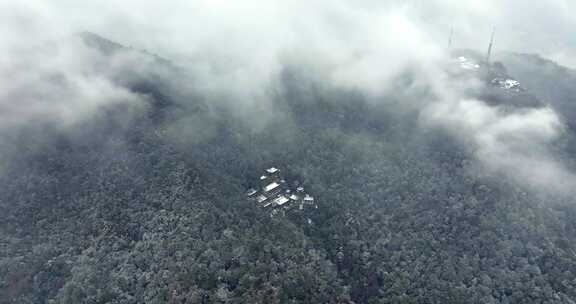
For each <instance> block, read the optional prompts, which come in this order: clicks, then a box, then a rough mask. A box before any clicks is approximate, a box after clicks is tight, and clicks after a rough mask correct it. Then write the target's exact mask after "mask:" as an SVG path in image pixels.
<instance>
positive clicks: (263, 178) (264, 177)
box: [260, 175, 268, 180]
mask: <svg viewBox="0 0 576 304" xmlns="http://www.w3.org/2000/svg"><path fill="white" fill-rule="evenodd" d="M267 178H268V176H266V175H262V176H260V180H265V179H267Z"/></svg>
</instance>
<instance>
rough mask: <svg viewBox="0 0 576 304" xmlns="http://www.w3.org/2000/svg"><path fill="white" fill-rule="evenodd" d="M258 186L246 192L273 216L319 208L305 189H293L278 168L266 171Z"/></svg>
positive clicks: (298, 187) (299, 187)
mask: <svg viewBox="0 0 576 304" xmlns="http://www.w3.org/2000/svg"><path fill="white" fill-rule="evenodd" d="M257 184H258V186H257V187H254V188H250V189H248V190H247V191H246V196H247V197H248V199H250V200H251V201H254V202H255V203H256V204H257V205H258V206H259V207H261V208H264V209H266V210H270V211H271V214H272V215H274V214H278V213H279V212H280V211H282V212H285V211H289V210H293V209H294V210H304V209H305V208H310V207H311V208H318V205H316V203H315V201H314V197H313V196H311V195H309V194H308V193H306V192H305V190H304V187H302V186H297V187H296V188H295V189H292V187H291V185H290V183H288V182H287V181H286V180H285V179H284V178H283V177H282V174H281V171H280V169H278V168H276V167H271V168H268V169H266V170H265V173H264V175H262V176H260V178H259V179H258V182H257ZM296 184H297V183H296Z"/></svg>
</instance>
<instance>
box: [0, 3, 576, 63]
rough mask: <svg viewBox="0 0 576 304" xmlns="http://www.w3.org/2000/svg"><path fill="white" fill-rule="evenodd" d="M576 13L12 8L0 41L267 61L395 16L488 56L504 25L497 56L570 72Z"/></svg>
mask: <svg viewBox="0 0 576 304" xmlns="http://www.w3.org/2000/svg"><path fill="white" fill-rule="evenodd" d="M575 11H576V3H575V2H574V1H570V0H547V1H544V0H505V1H503V0H471V1H459V0H405V1H399V0H354V1H352V0H349V1H344V0H283V1H281V0H244V1H226V0H165V1H149V0H123V1H114V0H98V1H96V0H85V1H74V0H54V1H43V0H26V1H16V0H4V1H2V2H0V17H1V18H0V25H2V29H0V31H2V33H3V34H4V35H3V36H4V38H0V39H4V40H6V39H10V38H7V37H11V38H14V37H13V36H14V35H17V36H18V39H29V38H32V37H36V36H39V37H42V36H46V37H49V36H53V35H65V34H66V33H69V32H75V31H81V30H88V31H94V32H97V33H100V34H102V35H104V36H108V37H111V38H113V39H115V40H118V41H120V42H123V43H126V44H132V45H136V46H140V47H145V48H148V49H151V50H156V51H158V52H160V53H165V55H166V56H171V55H175V54H178V55H182V56H186V55H190V54H191V53H192V52H193V51H197V50H198V49H200V48H202V49H206V48H209V47H212V48H219V49H220V48H227V49H228V51H232V50H231V49H230V48H233V49H234V51H243V52H257V53H258V52H262V53H264V54H259V55H264V56H266V53H268V52H269V51H270V50H271V49H272V50H277V49H284V48H290V47H298V46H301V45H299V44H300V43H304V42H310V41H309V40H314V39H315V38H318V37H315V36H314V35H315V34H326V33H321V32H322V31H326V30H329V31H330V32H331V33H330V35H332V36H334V35H338V36H339V38H341V39H343V40H344V41H343V43H346V42H350V43H361V41H357V40H355V36H356V35H358V33H357V32H355V29H354V27H351V25H352V24H353V25H356V26H359V24H360V23H367V24H369V25H370V26H371V27H373V28H374V34H375V35H378V29H379V28H381V27H383V24H382V23H381V22H379V20H382V19H385V16H386V15H389V14H391V12H395V13H396V14H401V15H402V16H403V17H406V19H407V20H408V22H410V23H411V24H413V25H415V26H417V28H418V30H419V31H422V33H423V34H424V35H429V36H430V37H431V38H432V39H433V40H434V41H436V42H437V43H439V44H445V43H446V41H447V39H448V33H449V29H450V27H451V26H454V27H455V29H456V35H455V45H457V46H462V47H472V48H478V49H482V50H484V49H485V48H486V44H487V40H488V39H489V34H490V31H491V28H492V26H496V27H497V29H498V35H497V49H498V50H514V51H520V52H528V53H532V52H539V53H542V54H544V55H546V56H549V57H554V58H556V59H561V60H563V61H565V63H568V64H572V63H573V62H572V61H571V60H570V58H569V56H568V54H573V53H574V52H575V51H574V50H575V49H576V34H575V33H574V32H573V29H574V28H575V25H576V24H575V23H576V20H575V16H574V14H573V12H575ZM383 31H385V30H383ZM7 34H11V35H7ZM361 39H366V37H361Z"/></svg>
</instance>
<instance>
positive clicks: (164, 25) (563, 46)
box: [0, 0, 576, 190]
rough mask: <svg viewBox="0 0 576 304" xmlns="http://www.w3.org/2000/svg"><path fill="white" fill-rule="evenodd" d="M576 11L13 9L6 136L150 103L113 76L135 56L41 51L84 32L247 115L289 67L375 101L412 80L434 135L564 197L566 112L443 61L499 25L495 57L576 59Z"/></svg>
mask: <svg viewBox="0 0 576 304" xmlns="http://www.w3.org/2000/svg"><path fill="white" fill-rule="evenodd" d="M574 8H575V7H574V5H572V4H568V3H567V2H566V1H562V0H553V1H548V2H546V3H543V2H542V1H520V0H512V1H506V2H502V1H497V0H488V1H469V2H467V3H462V1H455V0H436V1H417V0H413V1H392V0H388V1H376V0H361V1H343V0H336V1H328V0H312V1H303V0H295V1H277V0H266V1H264V0H250V1H242V2H235V1H223V0H195V1H182V0H168V1H163V2H156V1H136V0H127V1H123V2H122V4H118V2H117V1H112V0H102V1H84V2H83V3H82V5H78V3H77V1H72V0H62V1H58V2H57V3H47V2H45V1H40V0H31V1H26V2H25V3H23V2H22V1H8V2H3V3H2V4H0V20H1V21H0V51H2V52H3V54H7V56H4V57H3V58H2V59H0V80H1V84H0V109H1V110H2V111H1V114H0V120H1V121H0V128H6V127H10V126H15V125H19V124H21V125H25V124H26V123H27V122H28V121H33V120H37V119H46V118H49V119H51V120H53V121H58V122H61V123H62V125H64V126H66V125H71V124H74V123H75V122H77V121H79V120H82V119H85V118H86V117H89V116H90V115H92V114H93V113H94V112H96V111H97V110H98V109H99V108H101V107H105V106H106V105H110V104H114V103H133V104H139V103H140V102H141V100H142V96H138V95H137V94H134V93H132V92H130V91H127V90H126V89H124V88H122V87H120V86H117V85H115V84H114V83H113V82H111V81H110V79H109V76H110V75H109V74H106V73H115V72H117V71H118V70H119V68H118V67H119V66H122V65H126V64H129V63H130V62H132V61H131V60H132V59H131V57H130V56H128V58H122V57H118V58H116V59H115V60H112V61H111V62H113V63H114V64H113V65H112V66H106V67H105V68H104V70H105V71H107V72H106V73H101V71H99V72H98V73H95V72H94V70H98V69H99V68H101V67H100V66H99V64H100V65H101V64H106V65H110V61H107V62H105V63H103V61H102V60H101V58H99V56H100V55H99V54H97V53H96V52H94V51H93V50H90V49H89V48H86V47H85V46H84V45H82V44H81V43H78V42H77V41H76V42H66V43H60V44H58V46H51V47H48V48H47V49H48V50H47V51H46V48H45V47H44V46H39V45H43V44H45V43H48V42H50V41H62V40H65V37H69V35H71V34H72V33H75V32H78V31H83V30H87V31H93V32H96V33H99V34H102V35H103V36H105V37H110V38H111V39H113V40H116V41H119V42H121V43H123V44H125V45H129V46H135V47H137V48H140V49H147V50H149V51H152V52H155V53H158V54H160V55H163V56H166V57H168V58H171V59H173V60H174V61H175V62H177V63H178V64H179V65H181V66H182V67H183V68H184V69H186V70H187V73H188V74H189V75H193V79H194V90H198V91H199V92H201V93H202V94H203V95H204V96H207V97H208V98H209V99H210V100H213V101H214V102H222V100H227V101H226V102H227V104H228V105H230V106H233V107H237V108H238V109H242V108H253V107H263V108H266V105H267V103H268V102H269V100H270V99H271V96H270V91H271V90H273V86H274V81H275V80H276V79H277V77H278V75H279V74H280V73H281V71H282V69H283V67H284V66H285V65H286V64H295V65H303V66H311V67H313V68H314V69H313V70H314V71H317V72H318V75H319V76H318V77H320V79H322V81H325V82H326V83H329V84H330V85H334V86H338V87H343V88H351V89H355V90H360V91H362V92H364V93H366V94H367V95H369V96H371V97H374V99H376V100H378V99H379V98H380V99H383V97H385V96H386V95H387V94H390V93H393V91H394V90H397V89H398V88H397V87H396V86H395V85H394V83H395V80H396V79H397V78H398V77H399V76H400V75H402V74H403V73H405V72H406V71H411V72H412V73H411V75H414V79H413V83H415V87H419V88H423V87H425V88H430V90H431V93H432V94H431V95H430V96H425V98H422V100H420V101H418V102H420V103H422V105H423V106H422V108H421V111H422V113H421V115H422V118H423V121H425V122H426V124H427V126H428V127H435V128H438V127H440V128H448V129H450V130H453V134H454V135H455V136H458V137H459V138H461V139H463V142H466V143H468V144H469V145H470V148H471V149H470V150H471V151H472V154H473V155H474V156H475V157H476V159H477V160H478V161H479V162H481V163H482V164H483V166H484V167H485V168H486V169H487V170H491V171H497V172H502V173H503V174H507V175H510V176H512V177H513V178H515V179H516V180H518V181H520V182H522V183H526V184H527V185H540V186H542V187H560V188H561V189H562V190H566V189H569V188H570V187H572V185H573V181H574V177H573V174H572V173H571V172H570V171H569V170H568V169H566V168H565V166H564V165H563V164H562V162H560V161H558V160H556V158H555V157H554V153H553V152H552V151H550V150H549V149H548V148H547V147H548V146H549V145H550V144H551V143H552V142H553V141H554V140H556V139H557V138H558V137H559V136H561V134H562V123H561V121H560V119H559V118H558V116H557V115H556V114H555V113H554V112H553V111H552V110H551V109H548V108H542V109H519V110H517V111H511V112H506V111H504V110H502V109H500V108H498V107H494V106H489V105H487V104H486V103H484V102H483V101H481V100H471V99H469V98H468V97H466V96H465V94H463V93H462V90H460V89H456V88H454V84H452V83H450V82H451V80H450V77H448V75H446V74H445V73H444V72H443V71H444V69H443V68H442V65H443V64H445V63H446V62H447V57H448V54H447V41H448V33H449V32H450V28H452V27H453V28H454V29H455V31H456V34H455V37H454V46H455V47H470V48H475V49H484V48H485V47H486V45H487V42H488V41H487V40H488V38H489V34H490V31H491V28H492V27H493V26H496V27H497V28H498V36H497V49H498V50H503V49H509V50H513V51H521V52H524V53H526V52H541V53H543V54H554V52H555V51H557V50H560V51H561V52H564V53H570V52H574V50H575V49H576V41H575V40H574V38H571V33H570V32H569V29H570V28H573V26H574V25H576V24H575V20H574V18H573V17H572V16H571V15H570V14H569V13H567V12H570V11H573V9H574ZM535 20H541V21H542V22H538V21H535ZM548 46H550V47H548ZM40 49H42V50H43V51H40V52H37V50H40ZM550 56H553V55H550ZM185 86H186V85H185V84H183V85H182V87H185ZM182 90H185V89H184V88H182ZM534 168H538V171H537V172H538V173H537V174H534V173H532V172H533V169H534ZM553 178H554V179H555V178H560V179H562V180H563V181H565V183H564V184H553V183H551V182H549V181H550V180H552V179H553Z"/></svg>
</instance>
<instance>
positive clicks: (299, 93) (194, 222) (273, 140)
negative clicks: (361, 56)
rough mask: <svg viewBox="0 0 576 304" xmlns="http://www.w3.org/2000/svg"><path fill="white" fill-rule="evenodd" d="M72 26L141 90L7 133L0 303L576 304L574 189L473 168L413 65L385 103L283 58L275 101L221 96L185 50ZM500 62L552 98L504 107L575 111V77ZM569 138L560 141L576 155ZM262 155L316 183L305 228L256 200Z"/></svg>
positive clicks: (532, 90) (561, 152) (110, 68)
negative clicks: (429, 107)
mask: <svg viewBox="0 0 576 304" xmlns="http://www.w3.org/2000/svg"><path fill="white" fill-rule="evenodd" d="M75 39H76V42H75V43H80V44H82V45H84V46H85V47H86V48H87V49H88V50H90V56H93V57H96V58H97V60H94V61H93V62H96V63H95V64H94V66H88V67H83V70H82V71H83V73H88V74H90V75H97V76H98V77H99V79H100V77H101V78H105V79H107V80H109V81H110V82H111V83H113V84H114V85H116V86H119V87H121V88H123V89H125V90H126V91H128V92H130V93H131V94H135V95H136V96H138V97H139V99H138V100H137V101H135V102H118V103H110V104H106V105H104V106H99V107H98V109H97V111H95V112H94V113H92V114H91V115H88V116H87V117H86V118H84V119H82V120H74V121H72V122H70V123H66V124H65V125H63V124H62V123H61V122H60V121H53V120H42V119H40V120H36V121H30V122H28V123H27V124H25V125H14V126H10V127H7V128H3V129H1V130H2V131H1V133H0V136H1V137H0V138H1V142H2V143H3V145H4V146H3V147H2V148H1V149H0V151H1V152H2V153H1V156H2V160H4V162H3V163H6V164H8V165H6V166H4V167H0V169H2V171H1V174H0V190H1V191H0V303H357V304H360V303H483V304H484V303H576V245H575V244H576V208H575V205H574V204H575V203H576V202H574V199H573V196H572V195H571V192H568V193H559V192H557V191H544V190H541V189H539V188H538V187H533V186H531V185H529V184H528V185H527V184H525V183H523V182H522V181H519V180H518V179H517V178H513V177H510V176H509V175H506V174H501V172H499V171H498V170H482V168H481V167H482V165H481V164H479V162H478V159H477V157H475V156H474V151H471V150H473V149H471V148H470V147H469V146H468V144H467V141H466V140H462V139H461V138H459V137H457V136H454V135H453V134H452V132H451V131H449V130H447V129H446V128H434V127H430V126H429V125H428V124H427V123H426V122H423V120H425V119H424V118H423V114H422V112H421V107H422V104H421V103H419V102H412V101H420V100H424V101H426V100H428V99H434V98H431V97H430V93H429V92H428V89H427V88H426V87H420V86H419V84H418V81H416V80H415V79H416V78H417V77H416V76H415V73H418V72H419V71H418V69H414V70H413V71H407V72H406V73H405V74H403V75H401V77H400V78H397V79H395V80H394V81H395V84H394V88H395V89H394V90H392V91H390V92H389V93H388V94H387V97H386V98H384V99H385V100H380V99H379V100H375V99H374V98H373V97H371V96H369V95H367V94H365V93H363V92H361V91H359V90H355V89H354V88H342V87H338V86H334V85H329V84H326V83H325V82H322V81H320V80H318V77H316V76H317V75H316V74H314V70H313V69H307V68H306V67H302V66H299V65H297V64H286V65H285V66H284V67H283V69H282V72H281V73H280V75H279V77H278V79H277V80H276V82H275V83H274V84H273V88H274V89H273V90H271V93H270V94H269V98H268V100H267V101H266V104H265V105H261V104H257V105H254V104H250V103H246V104H243V105H235V106H230V105H229V104H226V103H222V104H214V103H211V102H210V98H209V97H208V96H206V94H205V93H202V92H201V91H200V90H196V84H195V82H194V81H195V75H193V74H192V75H190V74H189V73H188V72H187V71H185V70H183V69H180V68H179V67H178V63H177V62H172V61H168V60H166V59H162V58H161V57H159V56H156V55H152V54H149V53H146V52H141V51H138V50H135V49H132V48H127V47H124V46H122V45H120V44H118V43H115V42H111V41H108V40H106V39H104V38H102V37H99V36H96V35H94V34H82V35H80V36H78V37H77V38H75ZM48 54H50V52H48ZM119 58H129V60H122V61H119ZM502 60H503V62H504V64H503V68H504V67H505V68H506V69H507V73H509V74H510V75H513V76H514V77H515V78H516V79H518V80H520V82H521V83H522V84H523V86H524V87H526V88H527V90H528V91H527V93H526V94H530V95H534V96H536V97H534V98H535V99H537V98H539V99H542V100H543V105H540V104H538V105H534V104H530V105H519V104H517V103H512V102H511V103H510V104H508V105H506V104H505V103H506V100H505V99H504V100H499V101H498V103H494V104H495V105H494V106H495V107H497V106H499V105H500V106H502V104H503V103H504V105H503V108H505V109H504V110H502V111H503V112H506V113H508V112H510V111H518V112H519V113H526V112H527V111H528V110H527V109H528V108H533V107H545V106H546V104H551V107H552V108H554V109H557V110H558V111H559V113H561V115H563V116H564V118H565V120H566V121H567V122H568V123H569V124H571V123H573V121H574V120H576V113H573V111H572V109H573V107H574V102H573V100H572V99H574V98H573V94H571V90H573V88H572V87H571V86H570V85H569V83H568V79H572V78H573V76H574V71H570V70H568V69H565V68H561V67H559V66H556V65H554V64H552V63H549V62H544V61H542V60H541V59H538V58H537V57H527V56H524V55H522V56H520V55H510V56H508V57H506V58H505V59H502ZM119 62H120V63H121V64H120V63H119ZM84 69H85V70H84ZM45 77H46V79H49V81H51V82H54V83H56V84H55V85H58V86H68V85H70V86H73V84H72V85H71V84H69V83H67V81H66V79H65V78H64V79H62V77H59V75H58V72H54V73H48V74H47V75H45ZM570 77H572V78H570ZM560 79H564V80H565V81H566V82H563V81H561V80H560ZM453 81H454V82H457V81H459V80H458V79H455V80H453ZM546 81H550V83H549V84H547V83H546ZM182 82H186V89H183V86H182ZM48 92H50V91H48ZM484 97H485V96H484ZM552 101H554V102H552ZM523 107H526V108H527V109H524V108H523ZM574 132H575V130H574V129H573V128H566V130H565V132H564V133H563V134H562V135H561V137H560V138H558V139H557V140H555V141H553V143H552V144H551V145H552V147H551V148H550V149H551V150H553V151H554V152H555V153H556V154H555V155H556V157H557V158H559V159H562V161H563V162H565V163H566V164H568V166H572V165H573V162H574V160H575V159H576V154H574V153H576V148H575V147H576V146H575V139H576V133H574ZM509 140H510V141H515V140H518V139H517V138H510V139H509ZM529 152H530V153H536V152H535V151H529ZM270 165H278V166H281V168H282V169H283V170H284V171H285V172H286V173H287V174H290V175H293V176H297V177H298V178H299V179H300V180H302V181H303V182H304V184H305V185H306V188H307V190H309V191H310V192H311V193H313V194H314V196H315V198H316V200H317V202H318V205H319V209H318V210H317V211H314V212H311V213H310V215H309V216H310V218H311V219H312V224H309V223H308V222H306V221H304V220H303V219H302V218H300V217H297V216H294V217H291V216H288V217H281V216H279V217H270V216H269V213H267V212H265V211H264V210H261V209H260V208H257V207H255V205H254V203H253V202H251V201H248V200H247V199H246V197H245V196H244V191H245V190H246V188H247V187H248V183H249V180H250V179H251V178H253V177H254V174H257V172H259V171H261V170H262V169H263V168H266V167H268V166H270ZM505 169H506V168H505ZM528 169H529V168H528ZM522 172H524V171H522ZM538 173H539V172H533V174H538ZM527 179H530V178H527ZM560 182H561V181H559V182H558V183H560Z"/></svg>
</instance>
